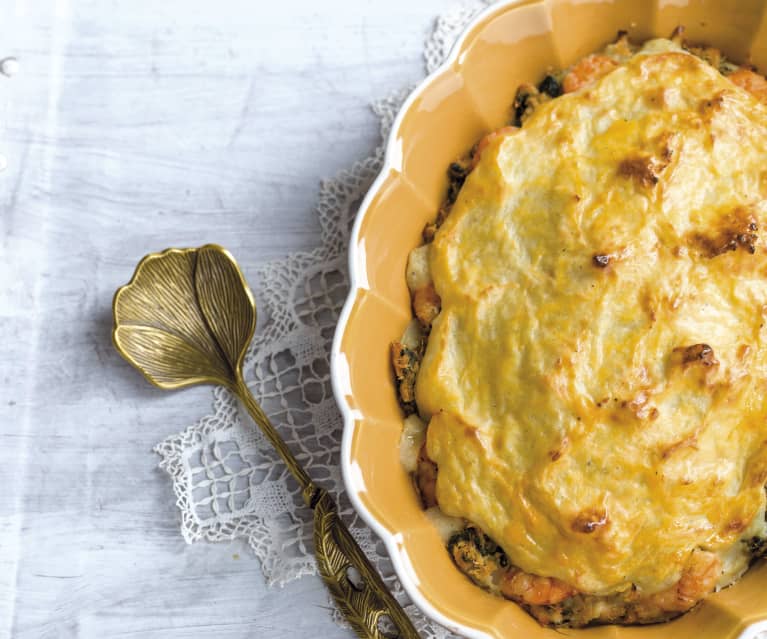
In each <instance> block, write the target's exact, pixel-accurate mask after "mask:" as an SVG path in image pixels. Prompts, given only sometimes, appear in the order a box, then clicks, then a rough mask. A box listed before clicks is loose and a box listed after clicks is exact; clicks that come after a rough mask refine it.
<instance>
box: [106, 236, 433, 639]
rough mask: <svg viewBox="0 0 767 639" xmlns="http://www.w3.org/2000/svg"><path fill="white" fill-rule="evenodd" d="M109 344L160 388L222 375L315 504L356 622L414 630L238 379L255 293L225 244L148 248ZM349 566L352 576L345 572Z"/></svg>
mask: <svg viewBox="0 0 767 639" xmlns="http://www.w3.org/2000/svg"><path fill="white" fill-rule="evenodd" d="M112 306H113V312H114V330H113V332H112V338H113V340H114V344H115V347H116V348H117V350H118V351H119V352H120V354H121V355H122V356H123V357H125V359H126V360H128V362H130V363H131V364H133V366H135V367H136V368H138V369H139V370H140V371H141V373H142V374H143V375H144V377H146V378H147V380H148V381H149V382H151V383H152V384H154V385H155V386H158V387H160V388H165V389H175V388H183V387H185V386H192V385H195V384H221V385H224V386H226V387H227V388H229V389H231V390H232V392H234V393H235V394H236V395H237V396H238V397H239V398H240V400H241V401H242V403H243V404H244V405H245V407H246V408H247V409H248V412H249V413H250V416H251V417H252V418H253V421H255V422H256V424H258V425H259V427H260V428H261V430H262V431H263V433H264V435H265V436H266V437H267V439H268V440H269V441H270V442H271V444H272V446H274V448H275V450H276V451H277V452H278V453H279V455H280V457H281V458H282V460H283V461H284V462H285V464H286V465H287V467H288V469H289V470H290V472H291V473H292V474H293V476H294V477H295V478H296V479H297V480H298V483H299V484H300V485H301V489H302V493H303V497H304V501H305V502H306V504H307V505H308V506H309V507H311V508H312V509H313V510H314V542H315V554H316V555H317V565H318V566H319V570H320V574H321V575H322V578H323V579H324V580H325V584H326V585H327V587H328V589H329V590H330V592H331V593H332V595H333V598H334V599H335V600H336V603H337V604H338V607H339V608H340V610H341V612H342V613H343V615H344V617H346V620H347V621H348V622H349V624H350V625H351V626H352V628H354V631H355V632H356V633H357V634H358V635H359V636H360V637H363V638H364V639H385V638H388V637H390V636H391V633H390V632H388V630H387V632H386V633H385V634H384V632H383V631H382V629H381V628H380V627H379V622H380V621H382V619H383V618H384V617H388V618H389V620H390V621H391V623H392V624H393V626H394V627H395V628H396V630H397V637H400V638H401V639H417V637H418V633H417V632H416V630H415V628H414V627H413V624H412V623H411V622H410V620H409V619H408V618H407V615H406V614H405V612H404V610H402V607H401V606H400V605H399V604H398V603H397V601H396V600H395V599H394V597H392V595H391V594H390V593H389V591H388V590H387V588H386V586H385V584H384V583H383V581H382V580H381V577H380V576H379V575H378V573H377V572H376V571H375V569H374V568H373V566H371V565H370V562H368V560H367V559H366V558H365V555H364V554H363V552H362V550H360V547H359V546H358V545H357V543H356V542H355V541H354V539H353V538H352V536H351V534H349V531H348V530H347V528H346V526H344V524H343V522H342V521H341V520H340V519H339V517H338V512H337V510H336V505H335V504H334V503H333V500H332V499H331V497H330V495H328V493H327V492H325V490H323V489H322V488H320V487H319V486H316V485H315V484H314V483H313V482H312V480H311V479H310V478H309V475H307V474H306V471H305V470H304V469H303V468H302V467H301V465H300V464H299V463H298V460H297V459H296V458H295V457H294V456H293V453H291V452H290V449H289V448H288V447H287V445H286V444H285V442H284V441H283V440H282V438H281V437H280V436H279V434H278V433H277V431H276V430H275V428H274V426H272V424H271V422H270V421H269V419H268V418H267V417H266V415H265V414H264V411H263V410H261V407H260V406H259V405H258V402H257V401H256V400H255V398H254V397H253V395H252V394H251V392H250V390H249V389H248V387H247V386H246V384H245V382H244V381H243V378H242V363H243V360H244V358H245V352H246V350H247V348H248V344H249V343H250V340H251V338H252V337H253V332H254V331H255V329H256V305H255V302H254V300H253V294H252V293H251V292H250V289H249V288H248V284H247V282H246V281H245V278H244V276H243V274H242V272H241V271H240V268H239V266H237V262H235V260H234V258H233V257H232V256H231V255H230V254H229V252H228V251H226V250H225V249H224V248H222V247H220V246H217V245H215V244H208V245H206V246H202V247H200V248H189V249H168V250H167V251H163V252H162V253H154V254H152V255H147V256H146V257H145V258H144V259H143V260H141V262H140V263H139V265H138V266H137V267H136V272H135V273H134V274H133V278H132V279H131V281H130V283H128V284H127V285H126V286H123V287H122V288H120V289H119V290H118V291H117V293H115V298H114V302H113V303H112ZM352 568H354V569H355V570H356V571H357V574H358V575H359V582H357V581H355V580H354V577H353V576H350V574H349V571H350V570H351V569H352Z"/></svg>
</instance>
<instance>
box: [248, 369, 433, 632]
mask: <svg viewBox="0 0 767 639" xmlns="http://www.w3.org/2000/svg"><path fill="white" fill-rule="evenodd" d="M237 377H238V379H237V385H236V387H235V388H234V389H233V390H234V392H235V394H236V395H237V397H239V398H240V401H242V403H243V404H244V405H245V408H246V409H247V410H248V413H249V414H250V416H251V417H252V418H253V421H254V422H256V424H258V426H259V427H260V428H261V431H262V432H263V433H264V435H265V436H266V437H267V439H268V440H269V441H270V442H271V444H272V445H273V446H274V448H275V450H277V453H278V454H279V455H280V457H281V458H282V460H283V461H284V462H285V464H286V466H287V467H288V469H289V470H290V472H291V473H292V474H293V476H294V477H295V478H296V480H298V483H299V484H300V485H301V488H302V492H303V497H304V501H305V502H306V505H307V506H309V507H310V508H312V509H313V510H314V553H315V555H316V557H317V566H318V567H319V571H320V575H321V576H322V579H323V581H324V582H325V585H326V586H327V588H328V590H329V591H330V594H332V595H333V599H334V600H335V602H336V605H338V608H339V609H340V610H341V612H342V613H343V615H344V618H345V619H346V621H348V622H349V624H350V625H351V627H352V628H353V629H354V631H355V632H356V633H357V635H358V636H360V637H363V638H365V639H367V638H370V639H388V638H389V637H391V636H392V634H391V633H390V632H387V633H386V634H384V633H383V631H382V629H381V627H380V625H379V623H380V622H381V621H382V620H383V619H384V618H386V617H388V619H389V621H390V622H391V624H392V625H393V626H394V628H396V632H397V634H396V636H397V637H398V638H400V639H418V632H417V631H416V629H415V627H414V626H413V624H412V622H411V621H410V619H409V618H408V616H407V615H406V614H405V611H404V610H402V607H401V606H400V605H399V603H397V600H396V599H394V597H393V596H392V595H391V593H390V592H389V590H388V589H387V587H386V585H385V584H384V582H383V580H382V579H381V577H380V576H379V574H378V573H377V572H376V570H375V568H373V566H372V565H371V564H370V562H369V561H368V559H367V557H365V554H364V553H363V552H362V549H361V548H360V547H359V545H358V544H357V542H356V541H354V538H353V537H352V536H351V533H350V532H349V529H348V528H347V527H346V525H345V524H344V523H343V522H342V521H341V519H340V518H339V516H338V511H337V509H336V505H335V503H334V502H333V499H332V498H331V497H330V495H329V494H328V493H327V491H325V489H323V488H320V487H319V486H316V485H315V484H314V483H313V482H312V481H311V479H309V476H308V475H307V474H306V471H304V469H303V468H302V467H301V465H300V464H299V463H298V460H296V458H295V457H294V456H293V453H291V452H290V449H289V448H288V447H287V445H286V444H285V442H284V441H283V440H282V438H281V437H280V436H279V434H278V433H277V431H276V430H275V428H274V426H272V424H271V422H270V421H269V419H268V418H267V417H266V415H265V414H264V412H263V411H262V410H261V407H260V406H259V405H258V402H256V400H255V398H254V397H253V395H252V393H251V392H250V389H249V388H248V387H247V385H246V384H245V382H244V381H243V380H242V377H241V376H239V375H238V376H237ZM351 568H354V569H355V570H356V571H357V574H358V575H359V579H355V577H352V576H350V575H349V570H350V569H351Z"/></svg>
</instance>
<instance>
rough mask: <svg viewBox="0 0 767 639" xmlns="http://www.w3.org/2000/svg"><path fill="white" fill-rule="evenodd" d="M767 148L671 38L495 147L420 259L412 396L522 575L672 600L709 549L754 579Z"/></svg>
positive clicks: (759, 125)
mask: <svg viewBox="0 0 767 639" xmlns="http://www.w3.org/2000/svg"><path fill="white" fill-rule="evenodd" d="M766 151H767V107H765V106H764V105H763V104H761V103H760V102H759V101H758V100H757V99H756V98H755V97H753V96H752V95H751V94H749V93H747V92H746V91H745V90H743V89H742V88H740V87H738V86H736V85H735V84H734V83H733V82H731V81H730V80H728V79H727V78H726V77H724V76H722V75H721V74H720V73H719V72H718V71H717V70H716V69H714V68H712V67H711V66H709V65H708V64H706V63H705V62H704V61H702V60H701V59H699V58H697V57H695V56H694V55H691V54H689V53H686V52H684V51H682V50H680V49H679V48H678V47H676V46H675V45H673V44H672V43H671V42H670V41H666V40H664V41H652V42H650V43H648V44H647V45H646V46H645V48H644V49H643V51H642V52H640V53H639V54H637V55H636V56H634V57H632V58H630V59H629V60H628V61H627V62H625V64H622V65H620V66H617V67H616V68H615V69H613V70H610V71H609V73H607V74H606V75H604V76H603V77H602V78H601V79H599V80H598V82H596V83H595V84H592V85H590V86H585V87H583V88H581V89H579V90H577V91H575V92H573V93H569V94H567V95H563V96H561V97H558V98H557V99H554V100H551V101H548V102H546V103H545V104H542V105H540V106H539V107H538V108H536V110H535V112H534V113H533V114H532V115H531V116H530V117H529V119H527V120H526V122H525V125H524V127H522V128H521V129H515V130H507V131H505V132H504V134H502V135H497V136H495V138H494V139H492V140H490V141H489V143H488V144H487V145H486V147H485V148H483V149H482V154H481V157H480V159H479V161H478V164H477V165H476V168H474V169H473V170H472V171H471V173H470V174H469V175H468V177H467V178H466V182H465V184H464V186H463V188H462V189H461V191H460V194H459V195H458V199H457V201H456V202H455V205H454V206H453V208H452V211H451V213H450V215H449V217H447V219H446V220H445V221H444V223H443V224H442V226H441V227H440V228H439V230H438V231H437V232H436V235H435V236H434V240H433V243H432V244H431V245H430V248H429V250H428V265H429V269H430V272H431V280H432V281H433V286H434V290H435V291H436V294H437V295H438V299H441V312H440V313H439V315H437V316H436V319H434V320H433V324H432V327H431V333H430V336H429V340H428V345H427V347H426V352H425V355H424V358H423V361H422V362H421V366H420V370H419V371H418V377H417V381H416V394H415V397H416V401H417V406H418V410H419V413H420V414H421V416H422V417H424V418H426V419H427V420H429V426H428V430H427V436H426V451H427V452H428V456H429V458H430V459H431V460H433V461H434V462H435V463H436V464H437V467H438V469H439V473H438V475H437V480H436V481H437V485H436V498H437V502H438V503H439V506H440V508H441V510H442V511H443V512H444V513H445V514H447V515H449V516H452V517H461V518H465V519H467V520H469V521H471V522H473V523H474V524H476V525H477V526H479V527H480V528H481V529H482V530H484V531H485V532H486V533H487V534H488V535H489V536H490V537H491V538H492V539H493V540H495V541H496V542H497V543H498V544H499V546H500V547H501V548H503V550H504V551H505V553H506V554H507V555H508V557H509V560H510V561H511V563H512V564H513V565H514V566H517V567H518V568H519V569H521V570H522V571H525V572H526V573H532V574H535V575H544V576H548V577H553V578H556V579H559V580H561V581H562V582H564V584H567V585H569V586H571V587H573V588H575V589H577V590H578V591H580V592H583V593H591V594H596V595H610V594H614V593H620V592H625V591H627V590H629V589H635V590H638V591H639V592H643V593H654V592H658V591H661V590H663V589H664V588H667V587H669V586H670V585H671V584H673V583H675V582H676V581H678V580H679V579H680V576H681V575H682V572H683V570H684V567H685V565H687V563H688V561H689V560H690V557H691V556H692V555H693V553H694V552H697V551H700V550H703V551H710V552H713V553H716V554H717V555H718V556H719V557H720V559H721V562H722V574H721V576H720V577H719V579H718V583H719V585H726V584H727V583H730V582H731V581H733V580H734V579H736V578H737V577H738V576H739V575H740V574H741V573H742V572H743V571H744V570H745V569H746V568H747V565H748V561H749V554H748V552H747V549H746V543H744V542H743V541H742V540H747V539H750V538H753V537H755V536H762V537H763V536H764V535H765V518H764V511H765V482H766V481H767V319H766V318H767V243H765V241H764V233H765V232H767V162H765V158H766V153H765V152H766ZM421 250H422V249H421ZM419 257H423V256H422V255H421V256H419Z"/></svg>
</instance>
